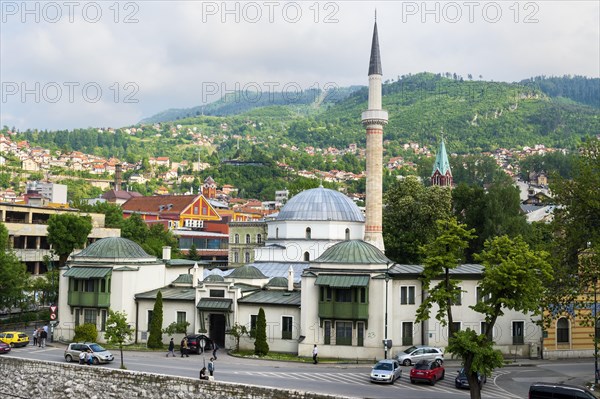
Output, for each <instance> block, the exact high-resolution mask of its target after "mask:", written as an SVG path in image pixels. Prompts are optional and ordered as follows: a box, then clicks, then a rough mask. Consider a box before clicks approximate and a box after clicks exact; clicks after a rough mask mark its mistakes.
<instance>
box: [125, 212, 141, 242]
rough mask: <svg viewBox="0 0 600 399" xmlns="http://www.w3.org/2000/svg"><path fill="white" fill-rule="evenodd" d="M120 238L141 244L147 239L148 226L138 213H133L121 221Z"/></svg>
mask: <svg viewBox="0 0 600 399" xmlns="http://www.w3.org/2000/svg"><path fill="white" fill-rule="evenodd" d="M121 237H123V238H127V239H130V240H131V241H135V242H137V243H138V244H140V245H141V244H143V243H144V242H145V241H146V238H147V237H148V226H146V223H145V222H144V219H142V217H141V216H140V214H139V213H134V214H132V215H131V216H129V217H128V218H127V219H125V220H123V224H122V225H121Z"/></svg>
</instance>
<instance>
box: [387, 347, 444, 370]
mask: <svg viewBox="0 0 600 399" xmlns="http://www.w3.org/2000/svg"><path fill="white" fill-rule="evenodd" d="M396 360H398V362H400V364H402V365H404V366H410V365H412V364H415V363H417V362H418V361H419V360H438V361H439V362H440V363H444V351H442V350H441V349H440V348H435V347H433V346H424V345H414V346H411V347H410V348H407V349H405V350H403V351H402V352H398V354H397V355H396Z"/></svg>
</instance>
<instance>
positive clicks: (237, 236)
mask: <svg viewBox="0 0 600 399" xmlns="http://www.w3.org/2000/svg"><path fill="white" fill-rule="evenodd" d="M233 242H234V243H235V244H239V243H240V235H239V234H236V235H234V236H233Z"/></svg>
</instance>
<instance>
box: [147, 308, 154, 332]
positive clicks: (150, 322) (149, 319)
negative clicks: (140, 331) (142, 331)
mask: <svg viewBox="0 0 600 399" xmlns="http://www.w3.org/2000/svg"><path fill="white" fill-rule="evenodd" d="M153 314H154V311H152V310H149V311H148V329H147V330H146V331H150V324H152V315H153Z"/></svg>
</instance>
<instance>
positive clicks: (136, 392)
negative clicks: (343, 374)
mask: <svg viewBox="0 0 600 399" xmlns="http://www.w3.org/2000/svg"><path fill="white" fill-rule="evenodd" d="M0 375H2V376H4V377H3V378H4V381H3V383H2V384H0V397H1V398H7V399H8V398H27V399H30V398H40V399H81V398H86V399H113V398H114V399H121V398H123V399H129V398H144V399H170V398H176V399H192V398H194V399H199V398H207V399H208V398H210V399H225V398H247V399H332V398H340V396H332V395H323V394H316V393H310V392H304V391H296V390H284V389H275V388H266V387H258V386H252V385H241V384H232V383H226V382H215V381H200V380H196V379H192V378H185V377H175V376H170V375H163V374H150V373H142V372H138V371H129V370H114V369H108V368H103V367H81V366H79V365H78V364H69V363H56V362H47V361H38V360H28V359H17V358H12V357H7V356H4V355H3V356H0Z"/></svg>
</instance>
